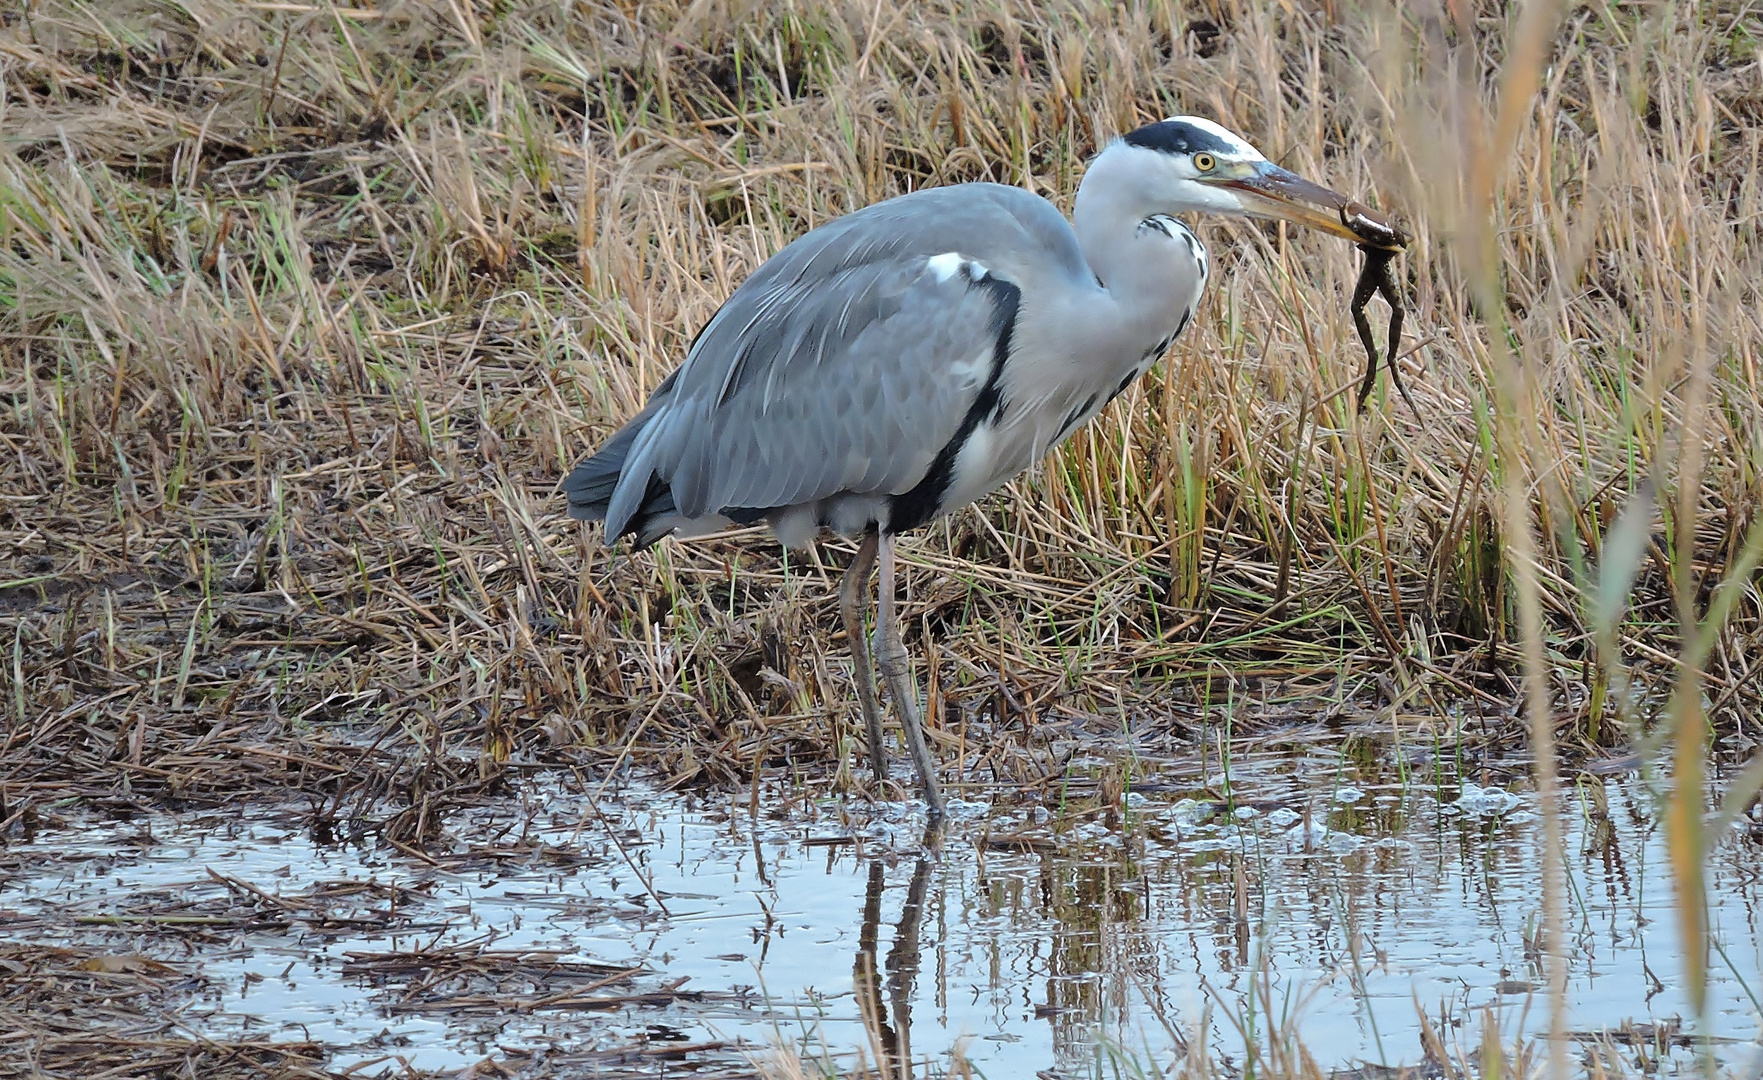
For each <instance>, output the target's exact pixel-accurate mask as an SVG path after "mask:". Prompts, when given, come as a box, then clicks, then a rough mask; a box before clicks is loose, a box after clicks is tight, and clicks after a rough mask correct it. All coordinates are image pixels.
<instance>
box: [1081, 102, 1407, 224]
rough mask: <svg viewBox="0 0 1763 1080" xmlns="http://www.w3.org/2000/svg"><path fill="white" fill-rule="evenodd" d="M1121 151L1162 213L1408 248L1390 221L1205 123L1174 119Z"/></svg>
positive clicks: (1132, 137)
mask: <svg viewBox="0 0 1763 1080" xmlns="http://www.w3.org/2000/svg"><path fill="white" fill-rule="evenodd" d="M1116 145H1117V146H1118V147H1120V148H1121V149H1122V150H1123V151H1129V152H1132V154H1133V156H1132V158H1131V160H1132V161H1133V162H1134V163H1135V164H1136V165H1138V166H1140V167H1141V168H1142V170H1143V172H1144V175H1145V176H1146V177H1147V178H1148V180H1149V188H1150V191H1149V194H1150V195H1151V197H1152V198H1153V199H1154V200H1156V201H1157V202H1159V203H1162V204H1167V205H1160V206H1159V207H1158V209H1159V210H1160V211H1165V212H1167V211H1174V212H1177V213H1180V212H1185V211H1209V212H1212V213H1223V214H1243V215H1246V216H1248V217H1257V218H1266V219H1268V220H1272V221H1290V222H1293V223H1295V224H1298V225H1305V226H1308V227H1310V228H1313V229H1319V230H1321V231H1323V232H1325V233H1329V234H1330V235H1332V236H1338V237H1341V238H1342V239H1345V240H1351V241H1353V242H1355V243H1358V244H1365V245H1368V246H1371V247H1378V248H1386V249H1392V250H1393V249H1398V248H1403V247H1406V246H1407V244H1408V236H1407V234H1406V233H1404V232H1403V231H1402V230H1401V228H1400V227H1398V226H1397V225H1395V224H1394V223H1392V222H1391V221H1390V220H1389V219H1388V218H1386V217H1385V216H1384V215H1382V214H1379V213H1378V212H1377V211H1375V210H1372V209H1370V208H1369V207H1367V206H1365V205H1364V204H1362V203H1359V202H1356V201H1355V200H1352V199H1349V198H1347V197H1346V196H1345V195H1342V194H1341V193H1339V192H1337V191H1332V190H1330V189H1329V188H1325V187H1323V186H1322V185H1321V184H1317V183H1312V182H1311V181H1309V180H1306V179H1304V178H1303V177H1301V176H1299V175H1298V174H1296V173H1294V172H1290V171H1289V170H1286V169H1282V168H1280V167H1279V166H1278V165H1275V164H1274V163H1273V162H1271V161H1268V160H1267V158H1265V157H1264V156H1262V154H1261V152H1260V151H1259V150H1257V149H1255V148H1254V147H1253V146H1250V145H1249V143H1248V141H1247V140H1245V139H1244V138H1243V137H1242V136H1240V135H1237V134H1236V133H1234V132H1232V131H1230V130H1228V129H1226V128H1223V127H1221V126H1219V125H1218V124H1216V123H1213V122H1212V121H1211V120H1207V119H1205V118H1204V117H1199V116H1172V117H1170V118H1169V119H1167V120H1161V121H1158V122H1157V123H1155V124H1147V125H1145V126H1144V127H1141V128H1138V129H1136V130H1134V131H1130V132H1128V133H1127V134H1126V135H1125V136H1123V137H1122V138H1121V140H1120V142H1119V143H1118V144H1116ZM1110 149H1111V150H1112V149H1113V148H1110ZM1152 155H1154V156H1152Z"/></svg>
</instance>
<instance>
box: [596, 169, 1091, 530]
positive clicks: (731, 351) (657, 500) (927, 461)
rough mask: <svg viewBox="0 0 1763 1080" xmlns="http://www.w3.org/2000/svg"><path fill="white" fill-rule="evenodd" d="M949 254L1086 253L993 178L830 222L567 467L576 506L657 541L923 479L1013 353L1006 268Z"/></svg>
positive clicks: (1060, 221)
mask: <svg viewBox="0 0 1763 1080" xmlns="http://www.w3.org/2000/svg"><path fill="white" fill-rule="evenodd" d="M1049 238H1050V239H1049ZM1049 246H1051V247H1052V248H1054V249H1055V250H1051V251H1049V250H1046V249H1047V248H1048V247H1049ZM949 252H959V253H960V254H961V255H962V256H964V257H965V258H967V259H972V260H977V261H978V262H980V263H982V264H984V266H985V267H986V268H988V269H990V270H991V271H992V272H993V273H994V274H999V275H1005V276H1007V277H1014V276H1018V275H1017V274H1015V273H1013V270H1018V269H1020V268H1021V266H1022V265H1023V263H1026V265H1027V266H1034V265H1036V264H1044V263H1046V262H1048V261H1052V262H1055V263H1065V264H1068V263H1070V262H1071V261H1072V260H1075V262H1076V266H1078V267H1081V266H1082V265H1083V264H1082V259H1081V256H1080V255H1078V254H1077V252H1076V244H1075V238H1073V237H1072V236H1071V233H1070V228H1069V226H1067V225H1066V224H1065V222H1064V218H1063V217H1062V216H1061V215H1059V213H1058V212H1057V211H1056V210H1054V209H1053V208H1052V206H1051V205H1050V204H1048V203H1047V202H1046V201H1045V200H1042V199H1040V198H1039V197H1038V196H1034V195H1031V194H1030V193H1028V192H1025V191H1022V190H1020V189H1016V188H1004V187H998V186H996V185H977V184H976V185H963V186H962V187H958V188H944V189H935V190H932V191H926V192H921V193H918V194H916V195H910V196H905V197H902V198H899V199H894V200H891V201H889V202H886V203H881V204H878V205H876V206H873V207H869V208H868V209H866V210H863V211H859V212H857V213H855V214H852V215H849V216H847V217H844V218H840V219H838V220H836V221H833V222H831V223H829V224H827V225H825V226H822V227H821V228H818V229H815V230H814V231H812V232H810V233H808V234H807V235H806V236H804V237H803V238H802V239H800V240H798V241H796V242H795V243H793V244H791V245H789V246H788V247H786V248H785V249H784V250H783V251H781V252H779V253H778V255H776V256H775V257H773V258H772V259H771V260H769V261H768V262H766V263H765V265H763V266H762V267H760V269H759V270H758V271H757V272H755V273H754V274H753V276H751V277H750V278H748V279H747V281H745V282H744V283H743V284H742V285H741V287H740V288H739V289H737V290H736V291H735V293H734V295H733V296H731V297H730V298H729V300H728V302H727V303H726V304H724V305H723V307H722V308H721V309H720V310H719V311H718V312H717V313H716V315H715V316H714V317H713V318H712V319H711V321H710V323H709V324H708V325H707V326H706V327H705V328H704V330H703V332H702V333H701V334H700V335H699V337H698V339H697V340H696V341H695V342H694V344H693V347H692V350H691V352H690V354H689V355H688V356H687V358H686V360H685V362H684V363H683V364H682V365H681V366H680V368H679V370H678V371H676V372H675V373H674V375H672V376H670V377H669V378H668V380H667V381H666V382H664V383H663V384H662V386H661V387H659V388H657V390H656V392H655V393H654V395H653V396H652V397H651V398H650V400H649V403H648V404H647V405H646V406H645V407H644V409H643V411H642V413H641V414H639V415H638V416H637V417H636V418H635V419H633V420H632V421H631V422H630V423H629V424H627V425H626V426H625V427H624V428H623V429H621V430H620V431H619V432H618V433H617V434H616V435H614V436H613V437H612V439H610V440H609V441H608V442H607V443H606V445H605V446H604V447H602V449H601V450H600V452H599V453H597V454H596V455H595V456H594V457H593V458H591V459H589V460H588V461H586V462H584V463H583V464H582V465H581V466H579V467H578V468H577V469H576V470H575V472H574V473H572V474H571V475H570V476H569V478H568V479H567V480H565V482H564V485H563V486H564V489H565V490H566V491H567V492H568V493H569V497H570V511H571V514H572V515H574V516H578V517H584V518H598V517H602V516H603V517H604V518H605V519H606V531H607V535H608V536H617V535H621V534H623V533H624V532H627V531H637V532H638V533H639V540H640V541H646V540H649V539H653V538H654V537H653V536H651V535H648V531H649V524H648V523H650V522H653V521H655V520H656V519H657V518H658V517H674V518H677V519H688V520H689V519H700V518H708V517H711V516H714V515H722V516H726V517H732V518H734V519H735V520H753V519H756V518H757V517H759V516H763V514H762V513H761V512H762V511H769V510H774V509H778V508H783V507H789V506H794V505H800V504H805V503H810V502H814V501H817V500H821V499H826V498H829V497H831V496H834V495H838V494H840V493H843V492H852V493H863V494H886V495H899V494H902V493H904V492H906V491H908V490H910V489H912V488H913V486H914V485H915V484H917V483H918V482H919V481H920V480H921V479H923V478H924V476H925V474H926V472H927V471H928V470H929V469H930V467H931V465H932V462H933V461H934V460H935V459H936V457H937V454H938V453H939V451H941V450H942V449H943V448H944V445H945V444H946V443H947V442H948V441H949V440H950V439H951V438H952V437H954V435H955V433H956V432H957V431H958V430H959V429H960V428H961V426H962V420H963V417H964V416H965V415H966V413H967V412H968V410H969V409H970V408H971V407H972V406H973V404H974V402H975V401H976V400H977V399H978V398H979V397H980V395H981V394H982V392H983V391H984V389H985V387H986V385H987V380H988V378H989V377H990V376H991V375H993V374H994V372H993V370H992V368H993V363H994V360H995V359H1001V357H997V358H995V357H994V356H993V349H994V346H995V345H996V344H997V343H998V341H999V340H1000V335H1001V332H1002V328H1001V327H1000V326H999V325H998V323H999V318H1000V316H1001V314H1003V313H1002V312H1001V310H1000V309H1001V302H1000V295H1001V290H1000V289H999V288H987V287H980V286H981V285H982V284H992V285H995V284H997V280H996V279H995V280H993V281H991V282H980V281H979V280H977V278H979V277H982V276H984V275H985V274H986V269H980V268H974V267H971V266H964V267H961V268H960V272H957V267H956V265H955V263H954V261H953V260H943V261H942V262H941V263H940V264H933V263H932V261H931V260H932V258H933V257H934V256H939V255H943V254H945V253H949ZM1019 260H1021V261H1023V263H1019V262H1018V261H1019ZM1013 263H1017V264H1018V265H1015V266H1013V265H1012V264H1013ZM1083 272H1085V273H1087V271H1083ZM1007 287H1008V288H1009V289H1010V291H1011V294H1012V295H1014V286H1007ZM1011 314H1013V311H1012V312H1011ZM1003 340H1005V341H1007V340H1008V336H1007V334H1004V336H1003ZM663 531H665V530H663Z"/></svg>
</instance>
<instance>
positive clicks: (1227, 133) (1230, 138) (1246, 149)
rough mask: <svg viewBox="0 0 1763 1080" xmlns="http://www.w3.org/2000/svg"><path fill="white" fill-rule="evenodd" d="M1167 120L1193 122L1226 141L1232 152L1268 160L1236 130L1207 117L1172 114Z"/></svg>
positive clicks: (1250, 157) (1237, 154) (1255, 159)
mask: <svg viewBox="0 0 1763 1080" xmlns="http://www.w3.org/2000/svg"><path fill="white" fill-rule="evenodd" d="M1167 120H1179V121H1181V122H1182V123H1184V124H1191V125H1193V126H1194V127H1197V128H1199V129H1200V130H1201V131H1204V132H1205V133H1206V134H1208V135H1211V136H1213V137H1215V138H1217V139H1218V140H1219V141H1220V142H1222V143H1224V145H1226V146H1228V147H1230V152H1231V153H1232V154H1234V155H1236V156H1238V157H1242V158H1247V159H1249V160H1250V161H1266V160H1267V159H1266V158H1264V157H1262V156H1261V151H1259V150H1257V149H1255V148H1254V147H1253V146H1250V145H1249V144H1248V142H1247V141H1246V140H1244V138H1243V137H1242V136H1241V135H1238V134H1237V133H1236V132H1234V131H1232V130H1231V129H1229V128H1227V127H1224V126H1223V125H1221V124H1218V123H1215V122H1213V121H1211V120H1208V119H1206V118H1205V117H1204V116H1171V117H1168V118H1167Z"/></svg>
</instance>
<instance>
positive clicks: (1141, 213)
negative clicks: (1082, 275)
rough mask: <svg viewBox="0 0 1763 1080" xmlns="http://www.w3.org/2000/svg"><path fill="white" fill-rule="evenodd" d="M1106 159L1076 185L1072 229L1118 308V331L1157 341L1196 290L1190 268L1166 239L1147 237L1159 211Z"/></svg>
mask: <svg viewBox="0 0 1763 1080" xmlns="http://www.w3.org/2000/svg"><path fill="white" fill-rule="evenodd" d="M1109 158H1110V155H1109V154H1107V153H1104V154H1103V155H1102V156H1101V157H1099V158H1098V159H1097V160H1096V162H1095V164H1094V165H1092V166H1091V168H1090V171H1089V172H1088V173H1086V174H1085V175H1084V179H1083V183H1082V184H1080V185H1079V186H1078V189H1077V200H1076V203H1075V204H1074V205H1073V207H1072V230H1073V231H1074V232H1075V233H1076V234H1077V241H1078V246H1079V247H1080V248H1081V249H1082V250H1083V255H1084V261H1086V262H1088V263H1089V265H1090V269H1091V270H1093V271H1094V272H1095V274H1096V277H1097V278H1099V279H1101V282H1102V286H1103V288H1105V289H1107V291H1108V294H1109V295H1110V297H1112V298H1113V300H1114V301H1115V304H1116V305H1117V309H1116V313H1115V317H1116V318H1117V319H1119V320H1121V322H1122V324H1123V325H1121V327H1120V328H1121V330H1122V331H1124V332H1125V333H1126V334H1127V335H1128V336H1131V337H1134V338H1138V337H1143V336H1145V335H1149V338H1150V339H1151V340H1156V339H1158V338H1160V337H1162V336H1163V335H1164V334H1165V333H1166V332H1167V329H1166V324H1168V323H1170V322H1171V321H1172V320H1176V319H1179V317H1180V313H1181V308H1182V305H1183V304H1184V303H1185V302H1186V301H1187V298H1188V294H1189V293H1191V292H1192V291H1193V289H1194V285H1195V282H1194V267H1193V266H1192V264H1191V263H1190V262H1186V261H1184V260H1183V259H1181V258H1179V257H1178V255H1179V253H1178V252H1177V251H1175V249H1173V248H1172V247H1171V245H1170V244H1169V242H1168V238H1167V237H1165V236H1163V235H1162V234H1160V233H1156V234H1154V235H1148V234H1147V233H1148V230H1146V229H1145V228H1143V226H1144V222H1145V220H1146V219H1147V218H1149V217H1150V216H1151V215H1152V214H1153V213H1156V212H1157V208H1155V207H1151V206H1149V205H1147V204H1146V203H1145V200H1144V198H1143V196H1142V194H1141V192H1140V185H1139V184H1138V183H1137V182H1136V181H1135V180H1134V179H1133V178H1132V177H1131V176H1128V175H1126V174H1125V173H1124V171H1120V172H1117V171H1116V170H1115V169H1112V168H1110V167H1109V166H1110V164H1111V162H1110V160H1109ZM1141 324H1142V325H1141Z"/></svg>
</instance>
